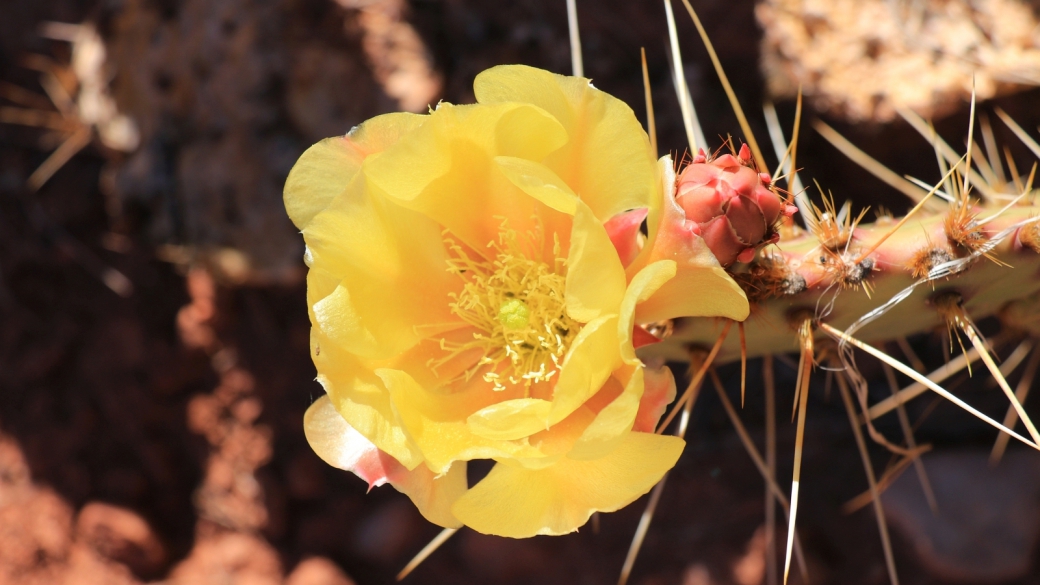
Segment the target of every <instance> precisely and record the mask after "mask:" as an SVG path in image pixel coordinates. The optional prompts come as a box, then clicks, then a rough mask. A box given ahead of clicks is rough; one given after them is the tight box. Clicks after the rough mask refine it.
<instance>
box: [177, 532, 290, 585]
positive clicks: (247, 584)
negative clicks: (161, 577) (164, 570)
mask: <svg viewBox="0 0 1040 585" xmlns="http://www.w3.org/2000/svg"><path fill="white" fill-rule="evenodd" d="M166 583H167V585H281V583H282V565H281V562H280V561H279V560H278V553H277V552H275V550H274V549H273V548H271V545H269V544H268V543H267V542H266V541H264V540H262V539H260V538H258V537H256V536H252V535H248V534H242V533H234V532H224V533H217V534H216V535H214V536H211V537H208V538H202V539H200V540H199V541H198V542H196V543H195V548H193V549H192V551H191V554H190V555H188V558H187V559H185V560H184V561H183V562H181V563H180V564H179V565H177V566H176V567H174V569H173V571H171V572H170V576H169V578H168V579H167V581H166Z"/></svg>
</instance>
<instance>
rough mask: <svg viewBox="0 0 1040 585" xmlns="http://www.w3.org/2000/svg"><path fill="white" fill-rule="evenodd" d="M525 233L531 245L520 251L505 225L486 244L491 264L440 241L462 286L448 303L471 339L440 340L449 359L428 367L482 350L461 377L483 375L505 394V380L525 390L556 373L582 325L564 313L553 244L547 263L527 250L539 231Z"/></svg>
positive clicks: (539, 237) (539, 236)
mask: <svg viewBox="0 0 1040 585" xmlns="http://www.w3.org/2000/svg"><path fill="white" fill-rule="evenodd" d="M527 236H528V241H527V242H526V243H527V244H530V245H528V246H524V245H522V244H521V242H520V240H519V239H518V237H517V233H516V232H515V231H514V230H510V229H507V228H505V226H503V229H502V231H501V232H500V234H499V239H498V241H497V242H491V243H490V244H488V248H489V249H491V250H492V251H493V252H494V259H493V260H488V259H485V258H471V257H470V256H469V255H468V254H467V253H466V251H465V250H464V249H463V248H462V247H461V246H459V245H458V244H456V243H455V242H453V241H451V240H447V241H446V243H447V245H448V248H449V250H450V251H451V252H452V256H453V257H452V258H451V259H450V260H448V271H449V272H451V273H453V274H456V275H458V277H459V278H461V279H462V281H463V285H462V290H461V291H459V292H458V293H453V294H452V296H451V302H450V303H449V306H450V307H451V311H452V312H453V313H455V314H456V315H458V316H459V318H461V319H462V320H463V321H464V322H466V323H467V324H469V325H471V326H473V327H474V328H475V329H476V331H475V332H474V333H473V339H472V340H469V341H465V342H457V341H449V340H441V349H444V350H446V351H447V352H448V355H447V356H446V357H444V358H441V359H439V360H436V361H434V362H432V367H433V368H434V369H436V367H437V366H440V365H442V364H444V363H446V362H447V361H449V360H451V359H453V358H455V357H456V356H458V355H459V354H461V353H463V352H467V351H470V350H473V349H480V350H482V351H483V352H484V355H483V357H481V358H480V359H479V360H478V361H477V364H476V365H475V366H473V367H472V368H470V369H469V370H467V371H466V373H465V374H464V376H465V378H466V379H467V380H469V379H470V378H472V377H473V376H474V375H476V374H477V373H478V371H482V372H483V374H482V377H483V379H484V381H486V382H489V383H491V384H493V385H494V389H495V390H505V389H506V383H507V382H508V383H509V384H523V385H524V386H526V387H528V388H530V387H531V385H533V384H536V383H540V382H547V381H549V380H550V379H551V378H552V377H553V376H555V375H557V373H558V372H559V370H560V367H561V365H562V363H563V358H564V356H565V354H566V352H567V349H568V348H569V347H570V344H571V341H572V340H573V339H574V337H575V336H576V335H577V333H578V330H579V329H580V324H579V323H578V322H577V321H575V320H573V319H571V318H570V317H568V316H567V314H566V311H565V310H564V284H565V282H566V276H565V274H563V269H564V264H565V262H564V260H563V259H562V258H560V257H559V242H557V243H556V246H555V247H554V250H553V256H554V258H555V262H554V266H550V265H548V264H547V263H545V262H543V261H541V260H538V259H534V258H538V257H540V256H541V254H534V253H531V250H535V249H537V248H538V247H540V246H538V245H537V244H540V243H541V241H542V234H541V230H538V231H536V232H534V233H530V234H527ZM532 256H533V257H534V258H532Z"/></svg>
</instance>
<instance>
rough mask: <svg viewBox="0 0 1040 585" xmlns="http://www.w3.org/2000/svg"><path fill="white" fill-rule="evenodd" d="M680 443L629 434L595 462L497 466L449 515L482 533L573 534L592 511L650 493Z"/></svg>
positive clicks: (612, 507) (679, 450)
mask: <svg viewBox="0 0 1040 585" xmlns="http://www.w3.org/2000/svg"><path fill="white" fill-rule="evenodd" d="M684 444H685V443H684V441H683V440H682V439H680V438H678V437H671V436H661V435H651V434H648V433H628V434H627V435H626V436H625V438H624V440H622V441H621V443H620V444H619V445H618V447H617V449H615V450H614V451H612V452H611V453H610V454H608V455H606V456H604V457H601V458H599V459H594V460H590V461H576V460H574V459H570V458H567V457H564V458H563V459H561V460H560V461H559V462H557V463H556V464H555V465H552V466H549V467H546V468H544V469H525V468H523V467H520V466H516V465H510V464H508V463H499V464H498V465H495V467H494V468H492V469H491V473H489V474H488V475H487V477H485V478H484V479H483V480H481V481H480V482H479V483H478V484H477V485H475V486H473V487H472V488H470V490H469V491H468V492H466V493H465V494H464V495H462V497H460V498H459V499H458V500H457V501H456V502H455V505H454V506H453V507H452V512H453V513H454V515H455V517H456V518H458V519H459V520H460V521H462V523H463V524H465V525H466V526H469V527H471V528H473V529H474V530H476V531H477V532H482V533H484V534H494V535H497V536H508V537H512V538H527V537H530V536H534V535H537V534H566V533H568V532H573V531H575V530H577V529H578V527H580V526H582V525H583V524H585V522H586V521H588V519H589V516H591V515H592V514H593V513H594V512H612V511H614V510H617V509H619V508H621V507H623V506H625V505H628V504H630V503H632V502H633V501H634V500H635V499H636V498H638V497H639V496H641V495H643V494H645V493H646V492H647V491H649V490H650V488H651V487H653V486H654V484H655V483H657V482H658V481H659V480H660V479H661V476H663V475H664V474H665V472H667V471H668V470H669V469H671V468H672V466H673V465H675V462H676V461H677V460H678V459H679V455H680V454H681V453H682V450H683V445H684Z"/></svg>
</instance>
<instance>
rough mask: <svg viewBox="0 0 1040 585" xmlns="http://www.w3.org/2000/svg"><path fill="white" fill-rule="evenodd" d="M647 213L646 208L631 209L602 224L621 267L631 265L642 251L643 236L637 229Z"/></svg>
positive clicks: (647, 209)
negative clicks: (619, 259)
mask: <svg viewBox="0 0 1040 585" xmlns="http://www.w3.org/2000/svg"><path fill="white" fill-rule="evenodd" d="M649 211H650V209H649V208H647V207H643V208H640V209H632V210H630V211H625V212H623V213H619V214H617V215H615V216H614V217H612V218H610V219H608V220H607V221H606V222H605V223H604V224H603V229H605V230H607V235H608V236H610V241H611V242H612V243H613V244H614V249H615V250H617V253H618V257H619V258H621V264H622V265H623V266H628V265H629V264H631V263H632V261H633V260H635V259H636V256H638V255H639V251H640V250H642V245H643V234H642V233H640V231H639V227H640V226H641V225H642V223H643V220H644V219H646V217H647V213H649Z"/></svg>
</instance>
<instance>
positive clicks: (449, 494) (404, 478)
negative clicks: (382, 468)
mask: <svg viewBox="0 0 1040 585" xmlns="http://www.w3.org/2000/svg"><path fill="white" fill-rule="evenodd" d="M390 485H392V486H394V488H395V489H397V491H399V492H401V493H403V494H404V495H406V496H408V499H410V500H412V503H413V504H415V507H416V508H418V509H419V513H420V514H422V515H423V517H424V518H426V519H427V520H429V521H430V522H433V523H434V524H437V525H439V526H443V527H445V528H459V527H460V526H462V522H460V521H459V520H458V519H457V518H455V514H454V513H453V512H452V508H453V507H454V505H455V502H457V501H458V500H459V498H460V497H462V495H463V494H464V493H466V489H467V488H468V483H467V480H466V462H465V461H459V462H457V463H455V464H454V465H452V466H451V469H449V470H448V471H447V472H446V473H444V474H440V475H438V474H435V473H433V472H432V471H430V469H429V468H428V467H426V466H425V465H420V466H419V467H416V468H415V469H413V470H411V471H407V470H404V471H401V472H399V473H394V474H392V475H391V476H390Z"/></svg>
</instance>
